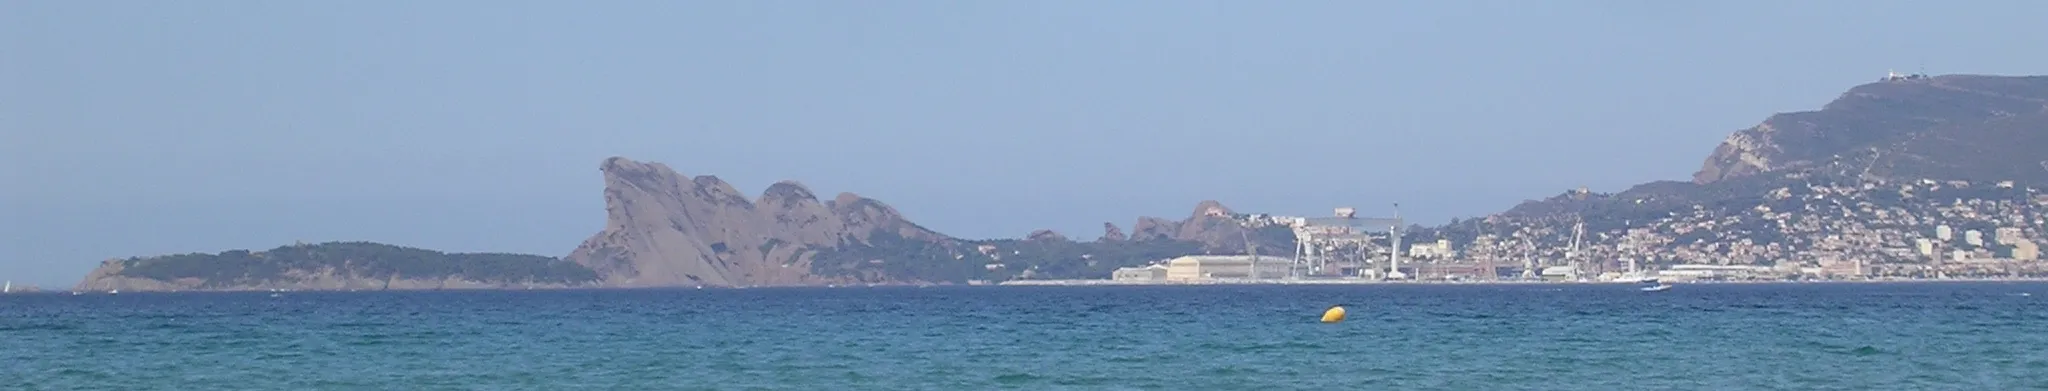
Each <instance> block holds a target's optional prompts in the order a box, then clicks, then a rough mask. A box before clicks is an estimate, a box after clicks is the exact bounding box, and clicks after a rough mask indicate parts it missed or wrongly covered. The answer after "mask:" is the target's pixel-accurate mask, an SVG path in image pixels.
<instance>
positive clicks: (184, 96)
mask: <svg viewBox="0 0 2048 391" xmlns="http://www.w3.org/2000/svg"><path fill="white" fill-rule="evenodd" d="M2042 15H2048V2H2039V1H1927V2H1894V1H1601V2H1591V1H1495V2H1459V1H1428V2H1424V1H1413V2H1367V1H1327V2H1321V1H1280V2H1251V1H1238V2H1203V1H1002V2H998V1H974V2H941V1H817V2H785V1H732V2H711V1H691V2H680V1H606V2H571V1H554V2H530V3H520V2H512V1H497V0H494V1H420V2H402V1H323V2H313V1H262V2H244V1H197V2H170V1H113V2H104V1H98V2H86V1H9V2H0V279H12V280H15V281H17V282H29V283H36V284H41V285H44V286H46V287H52V288H59V289H62V288H67V287H69V286H70V285H71V284H72V283H75V282H76V281H77V280H78V279H79V277H81V276H82V275H83V274H84V273H85V272H86V271H87V270H89V269H90V268H91V267H92V266H93V265H94V264H95V263H96V262H98V261H99V260H102V259H106V258H112V257H125V256H130V255H151V254H160V253H169V252H190V251H205V252H216V251H221V250H225V249H231V248H269V247H274V246H277V245H281V244H290V243H292V242H294V241H307V242H317V241H330V240H371V241H379V242H388V243H395V244H402V245H411V246H420V247H428V248H434V249H442V250H456V251H481V250H488V251H512V252H527V253H539V254H547V255H557V256H559V255H566V254H567V253H568V252H569V251H570V250H571V249H572V248H574V247H575V245H576V244H577V243H578V242H580V241H581V240H583V239H584V238H586V237H587V236H588V235H590V234H592V233H594V232H596V231H597V230H598V229H600V228H602V226H603V224H604V211H603V209H602V208H603V200H602V198H601V191H600V190H601V185H602V182H601V179H600V177H599V173H598V171H597V165H598V162H599V161H600V160H602V159H603V158H605V157H608V156H614V155H618V156H627V157H631V158H634V159H640V160H652V161H660V162H664V163H667V164H668V165H670V166H672V167H675V168H677V169H678V170H681V171H683V172H684V173H685V174H688V175H701V174H715V175H718V176H719V177H721V178H724V179H725V180H727V181H729V182H732V183H733V184H734V185H735V186H737V187H739V188H740V189H741V190H742V191H745V192H748V193H758V192H759V191H761V190H762V189H764V188H765V187H767V185H768V184H770V183H773V182H774V181H777V180H782V179H798V180H801V181H802V182H804V183H806V184H808V185H810V186H811V187H812V189H813V190H814V191H816V192H818V193H820V194H824V195H826V196H827V197H829V196H830V195H831V194H835V193H837V192H841V191H852V192H856V193H860V194H862V195H866V196H870V197H874V198H877V199H880V200H883V201H885V202H887V203H889V204H891V205H893V206H895V207H897V208H898V209H899V210H901V211H903V212H904V213H906V214H907V215H909V216H910V217H911V218H912V219H913V220H915V221H918V222H920V223H923V224H925V225H927V226H929V227H932V228H934V229H937V230H940V231H942V232H947V233H951V234H954V235H957V236H963V237H970V238H985V237H1007V236H1021V235H1023V234H1025V233H1028V232H1029V231H1031V230H1033V229H1039V228H1052V229H1055V230H1058V231H1061V232H1063V233H1067V234H1068V235H1070V236H1074V237H1077V238H1083V239H1087V238H1093V237H1095V236H1098V235H1100V234H1101V224H1102V223H1103V222H1105V221H1109V222H1115V223H1117V224H1118V225H1119V226H1122V227H1124V228H1125V229H1126V230H1128V229H1130V225H1131V223H1132V222H1134V221H1135V220H1136V218H1137V217H1138V216H1140V215H1155V216H1164V217H1172V218H1180V217H1183V216H1186V215H1187V214H1189V213H1190V212H1191V211H1192V210H1193V207H1194V205H1195V204H1196V202H1198V201H1200V200H1204V199H1215V200H1219V201H1222V202H1223V203H1224V204H1226V205H1229V206H1231V207H1233V208H1235V209H1238V210H1240V211H1248V212H1271V213H1280V214H1324V213H1329V210H1330V208H1332V207H1336V206H1346V205H1349V206H1357V207H1359V208H1360V209H1361V210H1362V211H1365V212H1367V213H1375V214H1385V213H1384V212H1389V211H1388V209H1389V207H1388V206H1387V205H1389V204H1391V203H1394V202H1400V203H1401V204H1402V205H1403V213H1404V214H1406V215H1409V216H1411V217H1413V218H1416V219H1419V220H1421V221H1424V222H1441V221H1444V220H1447V219H1449V218H1451V217H1456V216H1477V215H1484V214H1486V213H1491V212H1497V211H1500V210H1502V209H1505V208H1507V207H1509V206H1512V205H1514V204H1515V203H1517V202H1520V201H1522V200H1524V199H1533V198H1542V197H1546V196H1550V195H1553V194H1556V193H1558V192H1561V191H1563V190H1565V189H1567V188H1572V187H1577V186H1581V185H1586V186H1591V187H1592V188H1594V189H1595V190H1599V191H1617V190H1621V189H1624V188H1626V187H1627V186H1628V185H1631V184H1634V183H1639V182H1644V181H1651V180H1664V179H1686V178H1688V177H1689V175H1691V173H1692V172H1693V171H1694V170H1696V169H1698V168H1699V165H1700V163H1701V162H1702V161H1703V159H1704V158H1705V157H1706V155H1707V154H1708V153H1709V152H1710V151H1711V150H1712V149H1713V147H1714V146H1715V144H1717V143H1718V142H1720V140H1721V139H1722V138H1724V137H1726V135H1727V134H1728V133H1730V132H1732V131H1734V130H1737V129H1741V128H1746V127H1749V126H1753V125H1755V124H1756V123H1757V122H1759V121H1761V120H1763V119H1764V118H1765V117H1766V116H1768V115H1769V114H1771V113H1774V112H1780V111H1796V110H1809V109H1814V108H1817V107H1819V106H1820V105H1821V104H1824V103H1826V102H1827V101H1828V100H1831V99H1833V98H1834V97H1835V96H1836V95H1838V94H1840V93H1841V92H1842V91H1844V90H1846V89H1848V88H1849V87H1851V86H1854V85H1857V84H1861V83H1866V82H1870V81H1872V80H1875V79H1876V78H1877V77H1879V76H1882V75H1883V74H1884V72H1885V71H1886V70H1888V69H1898V70H1901V71H1910V70H1916V69H1920V68H1921V67H1923V66H1924V67H1925V69H1926V70H1927V71H1928V72H1929V73H1935V74H1945V73H1980V74H2009V75H2018V74H2048V50H2044V48H2048V32H2044V30H2042V23H2043V22H2042V20H2043V19H2042Z"/></svg>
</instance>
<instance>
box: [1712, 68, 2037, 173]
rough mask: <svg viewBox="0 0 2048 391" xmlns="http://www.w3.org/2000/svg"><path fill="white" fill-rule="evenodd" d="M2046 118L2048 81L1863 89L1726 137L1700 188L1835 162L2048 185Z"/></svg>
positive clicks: (1986, 79) (1919, 82)
mask: <svg viewBox="0 0 2048 391" xmlns="http://www.w3.org/2000/svg"><path fill="white" fill-rule="evenodd" d="M2044 112H2048V77H2041V76H2027V77H2004V76H1976V75H1948V76H1939V77H1932V78H1926V79H1913V80H1897V81H1885V82H1878V83H1871V84H1865V85H1861V86H1857V87H1855V88H1851V89H1850V90H1849V91H1848V92H1847V93H1844V94H1842V96H1841V97H1839V98H1836V99H1835V100H1834V101H1833V102H1830V103H1828V104H1827V105H1826V106H1823V107H1822V108H1821V109H1820V110H1817V111H1806V112H1794V113H1783V114H1778V115H1773V116H1771V117H1770V118H1769V119H1766V120H1764V122H1763V123H1762V124H1759V125H1757V126H1756V127H1752V128H1749V129H1744V130H1741V131H1737V132H1735V133H1734V134H1731V135H1729V136H1728V138H1727V139H1726V140H1724V141H1723V142H1722V143H1721V144H1720V145H1719V146H1716V147H1715V148H1714V152H1713V153H1712V154H1711V155H1709V156H1708V157H1707V159H1706V162H1705V164H1703V165H1702V166H1701V168H1700V170H1699V171H1698V172H1697V173H1695V174H1693V182H1694V183H1700V184H1706V183H1712V182H1716V181H1721V180H1726V179H1730V178H1736V177H1742V176H1749V175H1755V174H1759V173H1764V172H1770V171H1777V170H1784V169H1790V168H1802V167H1805V168H1816V167H1818V168H1825V167H1831V166H1838V165H1839V166H1843V167H1848V168H1846V169H1854V170H1856V171H1857V172H1855V173H1854V174H1857V175H1879V176H1893V175H1903V176H1934V177H1950V178H1964V177H1974V176H1977V175H1983V173H1990V172H1996V173H1999V175H2004V176H2007V177H2009V178H2008V179H2016V180H2025V179H2028V178H2036V177H2038V178H2043V179H2048V163H2044V161H2048V152H2044V150H2048V137H2044V136H2043V135H2044V134H2048V120H2044V119H2043V115H2042V114H2043V113H2044ZM1994 152H1996V153H1994ZM2014 154H2019V155H2020V156H2015V155H2014ZM1994 155H1995V156H1994ZM2011 177H2017V178H2011Z"/></svg>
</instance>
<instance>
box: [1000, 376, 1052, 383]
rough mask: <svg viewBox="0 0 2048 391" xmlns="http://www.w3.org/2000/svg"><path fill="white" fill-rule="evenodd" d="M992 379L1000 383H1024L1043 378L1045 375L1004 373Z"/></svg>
mask: <svg viewBox="0 0 2048 391" xmlns="http://www.w3.org/2000/svg"><path fill="white" fill-rule="evenodd" d="M994 380H995V382H996V383H1001V384H1024V383H1031V382H1036V381H1039V380H1045V377H1044V376H1039V375H1033V374H1029V373H1005V374H1002V375H997V376H996V377H995V379H994Z"/></svg>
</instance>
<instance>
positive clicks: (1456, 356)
mask: <svg viewBox="0 0 2048 391" xmlns="http://www.w3.org/2000/svg"><path fill="white" fill-rule="evenodd" d="M2043 300H2048V284H2040V283H1975V284H1936V283H1915V284H1803V285H1799V284H1782V285H1732V284H1731V285H1683V286H1680V287H1678V288H1677V289H1674V290H1672V291H1669V292H1663V293H1642V292H1637V291H1635V288H1634V287H1631V286H1626V285H1527V286H1506V285H1501V286H1472V285H1466V286H1440V285H1439V286H1431V285H1376V286H1183V287H958V288H927V289H920V288H852V289H848V288H841V289H750V290H613V291H507V292H407V293H391V292H379V293H286V294H283V295H282V296H281V297H271V296H270V295H269V294H268V293H180V294H138V293H128V294H122V295H118V296H106V295H86V296H70V295H61V294H59V295H14V296H0V389H9V390H441V389H451V390H571V389H594V390H638V389H732V390H751V389H763V390H769V389H773V390H853V389H872V390H972V389H1030V390H1043V389H1137V390H1252V389H1273V390H1278V389H1323V390H1332V389H1441V390H1539V389H1541V390H1729V389H1756V390H1880V389H1881V390H1919V389H1947V390H2014V389H2040V388H2048V302H2044V301H2043ZM1332 303H1345V304H1349V309H1350V315H1351V316H1350V320H1349V321H1347V322H1344V323H1339V324H1320V323H1317V322H1316V318H1317V317H1318V316H1319V315H1320V314H1321V312H1322V311H1323V309H1324V308H1325V307H1326V306H1328V305H1329V304H1332Z"/></svg>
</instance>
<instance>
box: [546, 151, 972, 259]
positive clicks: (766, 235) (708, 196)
mask: <svg viewBox="0 0 2048 391" xmlns="http://www.w3.org/2000/svg"><path fill="white" fill-rule="evenodd" d="M600 170H601V171H602V172H603V173H604V179H605V190H604V194H605V210H606V215H607V218H606V226H605V228H604V230H603V231H600V232H598V233H597V234H596V235H593V236H591V237H590V238H589V239H588V240H585V241H584V242H583V244H582V245H581V246H578V247H577V248H576V249H575V250H574V251H573V252H571V253H570V255H569V257H568V259H569V260H570V261H573V262H577V263H580V264H583V265H585V266H588V267H590V268H591V269H593V270H596V271H597V272H598V275H599V276H600V277H601V278H603V279H604V280H605V284H606V285H610V286H621V287H651V286H697V285H701V286H753V285H807V284H825V283H832V282H835V281H834V280H831V279H826V278H821V277H817V276H815V275H813V274H812V273H811V259H812V257H814V256H816V255H817V254H818V253H819V251H822V250H827V249H833V248H839V247H842V246H849V245H858V244H863V243H868V241H869V240H870V239H871V238H873V237H874V235H876V234H877V233H882V232H887V233H893V234H894V235H895V236H900V237H902V238H905V239H911V240H927V241H943V240H951V239H950V238H948V237H946V236H945V235H941V234H938V233H936V232H932V231H931V230H929V229H925V228H924V227H922V226H918V225H917V224H913V223H911V222H909V221H908V220H905V219H904V218H903V216H902V214H901V213H898V212H897V211H896V209H895V208H891V207H889V206H888V205H886V204H883V203H882V202H880V201H876V200H873V199H868V198H864V197H861V196H858V195H855V194H852V193H842V194H839V195H838V196H837V197H834V198H833V199H832V200H831V201H830V202H819V200H818V198H817V196H816V195H815V194H812V193H811V191H810V189H807V188H805V187H804V186H803V185H802V184H800V183H797V182H792V181H784V182H780V183H776V184H775V185H773V186H769V187H768V189H767V190H766V191H764V192H763V193H762V194H761V196H760V197H759V198H758V199H756V200H754V201H748V200H747V199H746V198H745V197H743V196H741V195H740V193H739V192H738V191H737V190H735V189H733V187H732V185H730V184H727V183H725V182H724V181H722V180H719V179H718V178H717V177H713V176H699V177H696V178H688V177H685V176H683V175H682V174H681V173H678V172H676V171H675V170H673V169H670V168H669V167H668V166H666V165H662V164H661V163H645V162H638V161H633V160H630V159H626V158H621V157H614V158H610V159H606V160H605V161H604V162H603V164H601V165H600Z"/></svg>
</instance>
